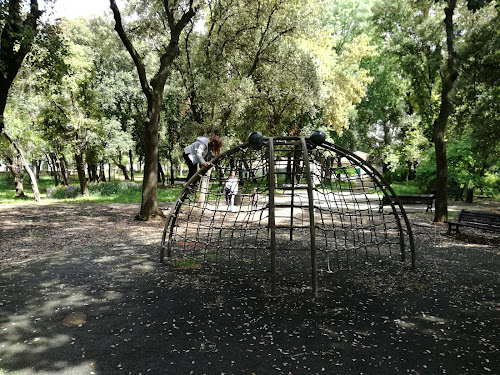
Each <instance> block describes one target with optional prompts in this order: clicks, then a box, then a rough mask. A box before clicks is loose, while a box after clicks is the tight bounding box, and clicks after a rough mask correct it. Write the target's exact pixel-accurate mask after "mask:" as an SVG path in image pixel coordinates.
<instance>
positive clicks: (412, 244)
mask: <svg viewBox="0 0 500 375" xmlns="http://www.w3.org/2000/svg"><path fill="white" fill-rule="evenodd" d="M322 146H326V147H329V148H330V149H331V150H332V151H335V152H338V153H340V154H343V156H345V157H347V158H349V159H351V160H354V161H356V163H357V164H358V165H359V166H360V167H361V168H363V170H364V171H365V172H368V175H369V176H370V177H372V180H373V181H374V182H375V183H376V184H377V186H378V187H379V188H380V190H382V192H383V193H384V194H385V196H387V197H389V194H388V193H387V191H386V190H389V192H390V193H391V195H392V197H393V198H395V199H394V200H395V202H396V203H397V204H398V207H399V209H400V212H401V216H403V220H404V222H405V225H406V228H407V230H408V238H409V242H410V252H411V266H412V268H415V262H416V256H415V242H414V240H413V232H412V229H411V225H410V221H409V220H408V216H407V215H406V211H405V209H404V207H403V205H402V204H401V201H400V200H399V197H398V196H397V194H396V192H395V191H394V190H393V189H392V187H391V185H390V184H389V183H388V182H387V181H386V179H385V178H384V177H383V176H382V175H381V174H380V173H379V172H378V171H377V170H376V169H375V168H373V167H372V166H371V165H370V164H368V163H367V162H366V161H365V160H363V159H362V158H360V157H359V156H358V155H356V154H354V153H353V152H351V151H349V150H347V149H345V148H343V147H341V146H338V145H335V144H333V143H330V142H324V143H323V144H322ZM373 175H374V176H376V177H377V178H378V181H377V180H376V179H374V178H373ZM390 202H391V207H392V212H393V214H394V216H395V218H396V222H397V225H398V228H399V231H400V236H399V237H400V246H401V256H402V259H401V260H402V261H404V260H405V245H404V232H403V228H402V226H401V221H400V218H399V214H398V213H397V210H396V207H395V206H394V204H392V201H390Z"/></svg>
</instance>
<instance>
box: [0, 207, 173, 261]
mask: <svg viewBox="0 0 500 375" xmlns="http://www.w3.org/2000/svg"><path fill="white" fill-rule="evenodd" d="M168 206H170V205H166V204H165V205H163V206H162V207H161V208H162V210H163V211H164V212H165V213H168V209H169V208H168ZM139 208H140V207H139V206H138V205H137V204H88V203H87V204H52V205H44V204H41V205H34V204H29V205H26V204H18V205H0V223H1V225H0V269H2V268H5V267H9V266H13V265H16V264H18V263H20V262H25V261H27V260H31V259H36V258H40V257H43V256H47V255H50V254H53V253H55V252H58V251H61V250H63V249H65V248H73V247H80V246H86V245H109V244H113V243H117V242H120V241H123V240H125V239H127V238H129V239H134V240H139V241H141V242H143V243H144V244H152V245H158V244H159V241H160V240H161V234H162V231H163V225H164V224H163V223H162V222H160V221H148V222H140V221H137V220H134V216H135V215H136V214H137V213H138V212H139Z"/></svg>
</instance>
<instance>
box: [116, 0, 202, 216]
mask: <svg viewBox="0 0 500 375" xmlns="http://www.w3.org/2000/svg"><path fill="white" fill-rule="evenodd" d="M109 3H110V8H111V10H112V12H113V17H114V19H115V30H116V32H117V33H118V35H119V37H120V39H121V41H122V42H123V45H124V46H125V48H126V49H127V51H128V52H129V54H130V56H131V57H132V60H133V61H134V64H135V66H136V68H137V73H138V76H139V81H140V83H141V88H142V91H143V93H144V96H145V97H146V100H147V103H148V109H147V116H146V121H145V122H144V154H145V155H144V157H145V160H144V162H145V165H144V179H143V182H142V202H141V211H140V213H139V219H141V220H148V219H149V218H150V217H153V216H157V215H160V216H164V215H163V212H162V211H161V210H160V209H159V208H158V198H157V192H158V185H157V182H156V180H157V176H158V124H159V122H160V111H161V104H162V99H163V92H164V89H165V83H166V80H167V78H168V76H169V75H170V69H171V67H172V64H173V63H174V59H175V58H176V57H177V55H178V54H179V38H180V35H181V32H182V30H183V29H184V28H185V27H186V25H187V24H188V23H189V22H190V21H191V19H192V18H193V17H194V16H195V14H196V10H195V9H194V8H193V1H192V0H190V1H189V2H188V4H187V7H186V10H185V11H183V10H181V9H172V8H171V7H170V5H169V3H168V1H167V2H164V5H165V6H164V11H165V14H166V16H167V20H168V22H167V25H168V28H169V31H170V41H169V43H168V45H164V52H163V54H162V55H161V57H160V67H159V69H158V71H157V73H156V74H155V76H154V77H153V79H151V80H148V78H147V74H146V67H145V66H144V62H143V60H142V57H141V55H140V54H139V53H138V52H137V50H136V49H135V48H134V46H133V44H132V42H131V41H130V39H129V38H128V36H127V34H126V33H125V30H124V29H123V25H122V19H121V15H120V12H119V10H118V7H117V6H116V1H115V0H110V1H109ZM174 4H177V3H176V2H174ZM175 7H176V8H177V5H175ZM179 10H180V14H179V13H178V11H179ZM179 15H180V18H179V19H177V20H176V16H179Z"/></svg>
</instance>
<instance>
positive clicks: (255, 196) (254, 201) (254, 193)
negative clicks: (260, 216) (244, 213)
mask: <svg viewBox="0 0 500 375" xmlns="http://www.w3.org/2000/svg"><path fill="white" fill-rule="evenodd" d="M251 200H252V208H257V202H258V200H259V193H258V192H257V188H256V187H254V188H253V191H252V196H251Z"/></svg>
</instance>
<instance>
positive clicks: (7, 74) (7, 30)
mask: <svg viewBox="0 0 500 375" xmlns="http://www.w3.org/2000/svg"><path fill="white" fill-rule="evenodd" d="M4 4H5V2H4V1H2V6H5V5H4ZM7 7H8V9H9V10H8V12H7V11H5V9H4V11H2V16H4V17H3V19H2V22H1V30H0V34H1V48H0V66H1V67H2V73H1V74H0V134H2V133H3V130H4V120H3V116H4V111H5V106H6V104H7V98H8V96H9V89H10V86H11V85H12V82H14V79H15V78H16V75H17V73H18V71H19V69H20V68H21V65H22V63H23V60H24V58H25V57H26V55H27V54H28V52H29V51H30V50H31V46H32V44H33V41H34V40H35V37H36V34H37V31H38V30H37V29H38V19H39V18H40V17H41V15H42V12H41V11H40V10H39V9H38V0H31V4H30V7H29V12H30V14H29V15H28V16H27V17H26V19H25V20H24V21H22V20H21V19H22V16H21V14H22V13H21V12H24V2H23V1H20V0H11V1H10V2H7ZM30 170H31V168H30Z"/></svg>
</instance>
